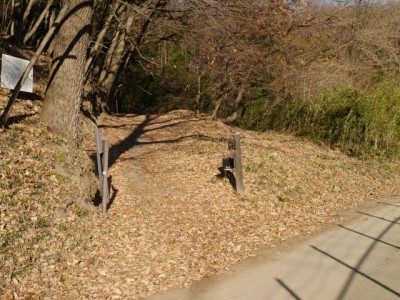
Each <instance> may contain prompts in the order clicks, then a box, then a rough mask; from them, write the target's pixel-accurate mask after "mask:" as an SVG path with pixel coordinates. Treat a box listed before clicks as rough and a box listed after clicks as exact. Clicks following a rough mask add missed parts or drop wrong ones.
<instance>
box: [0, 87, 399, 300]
mask: <svg viewBox="0 0 400 300" xmlns="http://www.w3.org/2000/svg"><path fill="white" fill-rule="evenodd" d="M2 91H3V92H4V90H2ZM42 92H43V90H41V92H39V95H42ZM6 100H7V97H6V96H4V95H2V96H0V108H3V107H4V106H5V103H6ZM40 106H41V101H40V99H39V100H29V99H28V100H26V99H25V100H23V99H20V100H19V101H18V103H17V105H16V107H15V109H14V110H13V116H14V117H15V118H14V119H13V122H12V124H11V125H10V128H9V129H7V130H6V131H4V132H2V133H1V135H0V250H1V251H0V255H1V256H0V291H1V293H0V295H2V297H3V298H4V299H138V298H141V297H146V296H148V295H152V294H155V293H161V292H163V291H165V290H167V289H171V288H178V287H183V286H187V285H189V284H191V283H192V282H194V281H197V280H200V279H202V278H204V277H209V276H211V275H213V274H215V273H217V272H219V271H221V270H224V269H227V268H229V267H230V266H232V264H234V263H236V262H238V261H240V260H242V259H244V258H246V257H248V256H252V255H255V253H256V250H257V249H259V248H260V247H262V245H269V246H271V245H277V244H279V243H282V242H284V241H287V240H289V239H290V238H293V237H295V236H299V235H310V234H313V233H316V232H318V231H319V230H320V229H321V228H323V227H324V226H326V225H327V224H330V223H333V222H338V221H340V218H341V217H340V215H341V213H343V212H344V211H346V210H347V209H349V208H353V207H355V206H357V205H359V204H360V203H363V202H365V201H368V200H371V199H375V198H379V197H382V196H389V195H394V194H398V193H399V187H398V184H397V183H398V182H399V177H400V176H399V171H398V170H399V168H398V165H397V164H395V163H378V162H374V161H362V160H358V159H355V158H349V157H347V156H345V155H344V154H342V153H340V152H338V151H334V150H331V149H329V148H327V147H324V146H318V145H316V144H313V143H311V142H309V141H307V140H305V139H301V138H297V137H293V136H290V135H284V134H277V133H273V132H266V133H256V132H250V131H245V130H241V129H238V128H233V127H229V126H226V125H224V124H223V123H220V122H212V121H209V120H207V119H205V118H198V117H195V116H194V115H193V114H192V113H191V112H188V111H173V112H170V113H168V114H164V115H160V116H141V115H115V116H109V115H103V116H102V117H101V118H100V119H99V120H98V124H99V126H100V127H103V129H104V131H105V136H106V139H107V140H108V141H109V142H110V143H111V158H110V164H111V168H110V174H111V177H112V178H111V181H112V189H111V192H112V193H111V194H112V200H111V203H110V207H109V211H108V213H107V214H102V213H101V212H100V208H99V207H97V208H96V209H92V210H93V211H94V212H91V211H92V210H90V209H87V208H81V207H80V206H78V205H77V198H82V199H84V198H85V196H86V195H82V194H81V191H80V190H79V189H78V188H77V186H76V182H73V181H71V180H70V179H69V176H68V174H65V170H71V172H76V169H78V170H81V169H82V166H83V165H86V160H87V157H86V156H87V155H86V154H85V153H84V152H86V153H87V154H88V155H93V151H94V148H95V145H94V140H93V134H87V135H85V140H84V146H83V149H78V150H74V149H72V148H71V147H70V146H68V145H67V144H66V143H65V141H64V140H63V139H61V138H59V137H58V136H57V135H55V134H52V133H51V132H49V131H48V130H47V129H46V128H44V127H43V126H42V125H40V123H39V122H38V115H37V113H38V112H39V111H40ZM17 116H19V117H18V118H17ZM21 116H23V117H21ZM236 131H239V132H240V133H241V136H242V152H243V158H242V161H243V166H244V170H243V173H244V187H245V195H244V196H243V197H240V196H238V195H237V194H236V193H235V191H234V189H233V187H232V185H231V184H230V182H229V180H227V179H226V178H223V177H222V176H221V175H220V171H219V167H220V166H221V160H222V157H224V156H227V155H228V154H229V151H228V149H227V142H228V139H229V138H231V136H232V133H234V132H236ZM60 164H64V165H65V166H64V169H63V172H61V171H60V169H59V166H60ZM92 169H93V171H94V170H95V167H94V165H92ZM71 198H73V199H72V200H73V201H74V202H72V201H71Z"/></svg>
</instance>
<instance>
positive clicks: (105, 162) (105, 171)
mask: <svg viewBox="0 0 400 300" xmlns="http://www.w3.org/2000/svg"><path fill="white" fill-rule="evenodd" d="M108 151H109V146H108V142H107V141H104V154H103V198H102V204H103V212H104V213H105V212H107V204H108V198H109V195H108V194H109V189H108Z"/></svg>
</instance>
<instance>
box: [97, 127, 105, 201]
mask: <svg viewBox="0 0 400 300" xmlns="http://www.w3.org/2000/svg"><path fill="white" fill-rule="evenodd" d="M103 144H104V143H103V133H102V130H101V129H97V130H96V155H97V172H98V174H99V182H100V188H99V190H100V196H102V195H103V170H102V162H101V154H102V153H103V152H104V145H103Z"/></svg>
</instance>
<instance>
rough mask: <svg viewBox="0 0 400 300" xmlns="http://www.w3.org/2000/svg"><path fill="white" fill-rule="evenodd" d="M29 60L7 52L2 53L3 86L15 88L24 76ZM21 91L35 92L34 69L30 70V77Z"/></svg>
mask: <svg viewBox="0 0 400 300" xmlns="http://www.w3.org/2000/svg"><path fill="white" fill-rule="evenodd" d="M28 64H29V60H25V59H21V58H17V57H13V56H10V55H7V54H2V55H1V87H2V88H6V89H10V90H13V89H14V88H15V86H16V85H17V83H18V80H19V79H20V78H21V77H22V74H23V73H24V71H25V69H26V67H27V66H28ZM21 91H23V92H28V93H32V92H33V70H31V71H30V72H29V75H28V78H27V79H26V80H25V82H24V84H23V85H22V87H21Z"/></svg>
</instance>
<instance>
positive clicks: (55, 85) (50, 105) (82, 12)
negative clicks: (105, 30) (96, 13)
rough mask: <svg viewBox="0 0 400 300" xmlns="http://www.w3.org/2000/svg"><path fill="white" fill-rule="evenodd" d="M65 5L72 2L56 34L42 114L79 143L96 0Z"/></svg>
mask: <svg viewBox="0 0 400 300" xmlns="http://www.w3.org/2000/svg"><path fill="white" fill-rule="evenodd" d="M65 5H69V10H68V13H67V16H66V19H65V22H64V23H63V24H62V25H61V28H60V30H59V32H58V34H57V36H56V38H55V43H54V44H55V48H54V55H53V61H52V66H51V71H50V79H49V82H48V86H47V92H46V96H45V99H44V103H43V108H42V111H41V115H40V117H41V120H42V121H43V122H44V123H45V124H46V125H47V126H48V127H49V128H51V129H52V130H54V131H55V132H57V133H59V134H61V135H62V136H64V137H65V138H66V139H68V140H69V141H71V142H74V143H79V111H80V105H81V100H82V90H83V82H84V73H85V62H86V51H87V48H88V43H89V37H90V29H91V20H92V12H93V1H90V0H84V1H82V0H64V1H63V6H65Z"/></svg>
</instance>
